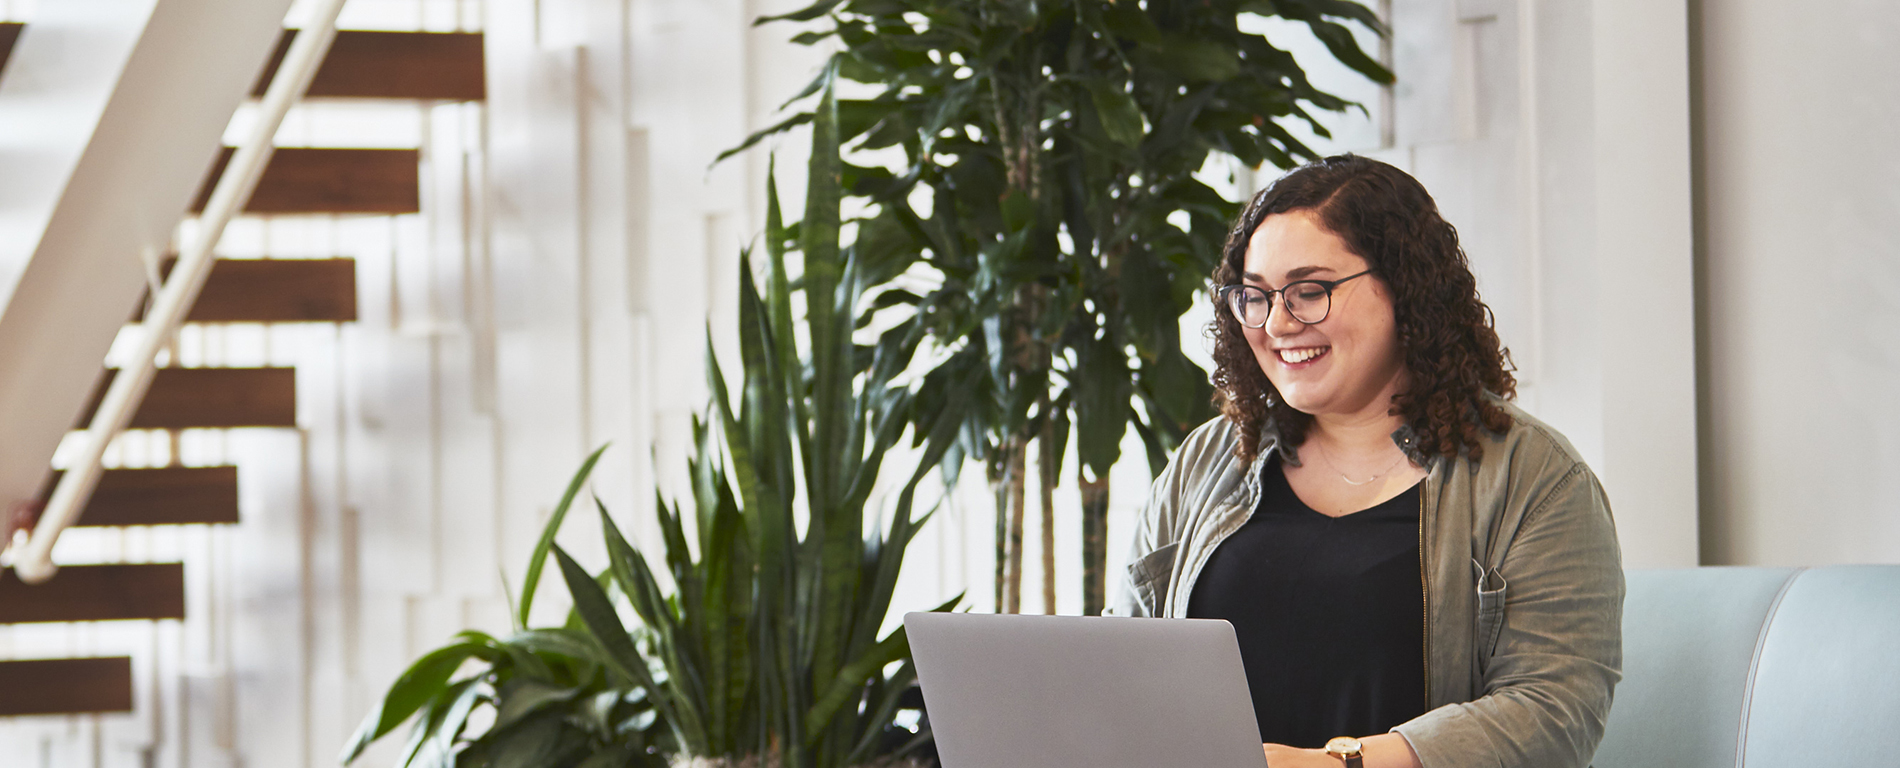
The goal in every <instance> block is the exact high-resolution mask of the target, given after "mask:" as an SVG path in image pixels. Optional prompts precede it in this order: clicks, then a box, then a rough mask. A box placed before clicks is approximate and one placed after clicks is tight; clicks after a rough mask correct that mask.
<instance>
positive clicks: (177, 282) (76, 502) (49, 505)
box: [13, 0, 344, 584]
mask: <svg viewBox="0 0 1900 768" xmlns="http://www.w3.org/2000/svg"><path fill="white" fill-rule="evenodd" d="M343 3H344V0H322V5H321V6H319V7H318V8H317V10H316V13H315V14H314V15H313V16H312V18H311V20H310V23H309V24H306V25H305V26H304V28H303V29H302V30H301V31H300V32H298V33H297V37H296V39H295V40H294V41H292V42H291V44H290V50H289V52H287V53H286V54H285V55H284V62H283V65H282V66H281V67H279V68H278V69H277V74H276V76H275V77H273V78H271V83H270V87H269V88H268V89H266V90H265V91H264V102H263V106H262V108H261V109H260V110H259V114H258V119H257V124H256V125H254V126H252V128H251V133H250V135H249V136H248V137H247V138H246V140H245V142H244V143H243V144H242V145H240V146H239V147H238V149H237V152H236V153H235V154H233V155H232V157H231V162H230V164H229V165H228V166H226V168H225V171H224V175H223V176H221V177H219V179H218V184H217V186H216V187H215V188H213V189H212V191H211V199H210V201H208V202H207V203H206V204H205V209H204V214H203V216H201V217H200V219H199V228H198V235H197V237H195V238H193V239H192V241H191V243H190V247H188V248H186V249H184V251H183V252H182V253H180V254H179V255H178V263H177V265H176V266H174V267H172V272H171V276H170V277H169V278H167V279H166V280H165V286H164V288H163V289H161V290H159V292H158V294H157V296H155V297H154V299H153V301H152V309H151V311H150V312H147V313H146V315H145V321H144V322H143V323H141V324H140V326H139V331H140V333H141V335H140V338H139V345H138V350H137V351H136V352H135V353H133V355H132V357H131V359H130V360H128V361H127V362H126V367H125V368H122V369H120V370H119V373H118V375H117V376H115V377H113V379H112V385H111V386H110V387H108V388H107V389H106V396H105V399H104V400H103V401H101V402H100V403H99V410H98V411H96V412H94V413H93V416H92V422H91V423H90V424H88V425H87V427H86V432H85V435H84V437H83V439H82V442H83V447H82V450H81V451H80V454H79V456H78V457H77V458H76V459H75V460H74V462H73V465H72V466H71V467H70V468H68V469H67V470H66V474H65V475H64V476H62V477H61V478H60V480H59V485H58V486H57V487H55V488H54V489H53V495H52V498H49V499H47V501H46V510H45V511H44V512H43V513H42V514H41V516H40V520H39V523H38V524H37V525H35V526H34V527H33V533H32V535H31V536H29V537H28V538H27V540H26V542H25V543H24V544H23V545H22V546H20V547H18V548H16V552H15V554H14V563H13V570H14V572H15V573H17V574H19V576H20V580H21V581H24V582H27V583H29V584H36V583H39V582H43V581H46V580H47V579H50V578H52V577H53V574H54V573H56V572H58V570H59V567H58V566H56V565H54V564H53V544H54V543H55V542H57V541H59V534H60V532H61V531H64V530H66V528H67V527H69V526H71V525H72V524H73V523H74V522H77V521H78V519H79V513H80V511H81V510H83V509H85V506H86V502H87V501H88V500H89V499H91V498H92V492H93V489H94V488H96V487H98V485H99V475H100V472H101V469H100V466H99V462H100V460H101V459H103V458H104V457H105V453H106V446H107V445H110V444H111V443H112V438H114V437H116V436H118V434H119V433H120V432H122V431H124V430H125V426H126V424H128V423H130V422H131V420H132V413H133V411H134V410H136V409H137V408H138V406H139V403H140V402H141V401H143V400H144V399H145V391H146V390H147V389H148V388H150V387H151V384H152V376H153V375H154V374H155V373H156V372H157V359H158V351H159V349H160V348H162V347H163V346H164V345H165V340H166V339H168V338H170V337H171V335H172V334H173V333H174V332H176V331H177V330H178V326H179V325H181V324H183V323H184V321H185V315H186V314H187V313H188V312H190V311H191V305H192V303H193V302H195V301H197V300H198V292H199V291H200V290H202V289H203V288H204V284H205V278H206V277H207V276H209V275H210V274H211V265H212V262H213V260H212V257H211V251H212V249H213V248H215V247H216V246H217V244H218V240H219V238H222V237H223V236H224V228H225V225H227V224H229V223H230V222H231V217H232V216H235V215H237V212H238V209H239V208H240V207H241V206H243V205H244V203H245V202H247V201H249V200H250V199H251V192H252V191H254V190H255V189H256V188H257V180H258V178H260V177H261V176H263V174H264V165H265V164H266V163H268V162H270V157H271V152H272V151H273V149H274V147H273V145H272V141H273V140H274V139H275V138H276V136H277V128H278V127H279V126H281V125H283V122H284V115H285V114H287V113H288V112H289V111H290V107H291V105H293V104H295V103H296V102H297V101H299V100H301V99H302V98H303V94H304V91H306V90H308V89H309V88H310V80H311V78H313V77H315V76H316V73H317V67H318V66H319V65H321V64H322V63H323V57H324V54H325V53H327V52H328V51H329V50H330V41H331V40H332V39H333V38H335V37H336V18H337V14H338V13H339V12H341V11H342V10H343Z"/></svg>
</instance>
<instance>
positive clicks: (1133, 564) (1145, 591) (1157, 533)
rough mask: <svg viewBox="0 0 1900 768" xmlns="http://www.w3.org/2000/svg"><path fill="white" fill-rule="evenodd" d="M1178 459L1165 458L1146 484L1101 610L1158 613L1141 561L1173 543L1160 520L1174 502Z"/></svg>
mask: <svg viewBox="0 0 1900 768" xmlns="http://www.w3.org/2000/svg"><path fill="white" fill-rule="evenodd" d="M1180 460H1181V459H1180V456H1179V454H1177V455H1176V456H1175V458H1174V460H1172V461H1169V462H1168V467H1167V468H1166V469H1164V470H1162V471H1161V476H1160V477H1157V478H1155V481H1154V484H1153V485H1151V486H1149V489H1148V500H1147V502H1145V503H1143V504H1142V505H1141V514H1140V515H1139V516H1137V517H1136V518H1135V535H1134V540H1133V541H1132V542H1131V543H1130V544H1129V552H1128V560H1127V561H1126V562H1125V563H1123V565H1122V567H1121V568H1117V569H1115V571H1114V573H1115V574H1116V577H1115V589H1114V593H1113V597H1111V598H1110V599H1109V603H1108V608H1107V610H1105V611H1104V612H1103V613H1104V614H1105V615H1108V616H1131V617H1136V618H1142V617H1154V616H1157V615H1159V614H1160V607H1161V606H1160V604H1159V603H1160V600H1159V598H1160V596H1159V595H1156V594H1154V579H1153V576H1152V574H1150V573H1148V572H1147V570H1146V569H1145V568H1144V565H1148V564H1152V563H1153V562H1154V560H1155V559H1156V558H1154V557H1153V555H1154V554H1155V552H1156V550H1159V549H1162V548H1164V547H1168V545H1170V544H1172V543H1173V542H1170V541H1164V540H1163V539H1164V538H1166V537H1165V536H1164V534H1163V532H1162V525H1161V522H1160V521H1161V520H1162V519H1163V518H1164V517H1166V516H1168V514H1169V511H1170V510H1171V509H1172V508H1173V506H1174V504H1175V500H1174V499H1173V498H1172V495H1173V494H1172V491H1171V490H1170V489H1172V488H1173V487H1174V482H1173V481H1172V477H1173V475H1174V474H1175V473H1176V472H1178V471H1179V464H1180ZM1170 551H1172V549H1170ZM1170 565H1172V563H1170Z"/></svg>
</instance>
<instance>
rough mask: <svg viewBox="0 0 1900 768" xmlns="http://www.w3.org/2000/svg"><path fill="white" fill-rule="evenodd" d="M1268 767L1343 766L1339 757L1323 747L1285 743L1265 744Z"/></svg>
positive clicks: (1311, 767)
mask: <svg viewBox="0 0 1900 768" xmlns="http://www.w3.org/2000/svg"><path fill="white" fill-rule="evenodd" d="M1261 746H1263V747H1265V748H1266V750H1267V768H1341V765H1340V763H1339V758H1336V757H1333V756H1332V755H1329V754H1326V750H1323V749H1298V748H1295V747H1289V746H1287V745H1285V744H1263V745H1261Z"/></svg>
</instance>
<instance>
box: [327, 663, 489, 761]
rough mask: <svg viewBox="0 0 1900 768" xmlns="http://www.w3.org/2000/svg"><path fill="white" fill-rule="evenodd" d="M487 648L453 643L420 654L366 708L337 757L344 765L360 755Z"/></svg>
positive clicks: (437, 694) (439, 692) (414, 711)
mask: <svg viewBox="0 0 1900 768" xmlns="http://www.w3.org/2000/svg"><path fill="white" fill-rule="evenodd" d="M489 652H490V649H489V648H488V647H487V646H485V645H483V644H481V643H468V642H465V643H456V644H454V645H449V646H445V647H442V648H437V649H435V650H433V651H430V652H428V653H427V654H424V655H423V657H422V658H420V659H417V660H416V662H415V663H414V664H411V665H409V669H407V670H405V671H403V673H402V676H401V677H398V678H396V682H395V683H394V684H392V685H390V686H389V692H388V693H386V694H384V695H383V700H382V702H381V703H379V704H377V705H376V708H375V709H373V710H370V713H369V715H368V716H366V717H364V718H363V723H362V725H359V726H357V729H356V733H355V735H353V736H351V737H350V740H349V742H348V744H346V745H345V746H344V748H343V753H342V755H340V756H339V757H338V758H337V759H338V761H339V762H342V763H344V764H346V765H347V764H348V763H350V762H351V761H353V760H355V759H356V758H357V756H358V755H361V754H363V750H364V749H367V748H368V747H369V745H370V744H372V743H374V742H375V741H376V740H377V739H380V738H382V737H383V736H384V735H385V734H388V733H389V732H390V731H392V730H394V729H395V728H396V726H398V725H401V724H402V723H403V721H404V720H408V719H409V716H410V715H413V714H415V713H416V710H418V709H421V708H422V707H423V705H425V704H427V703H429V701H431V700H433V699H435V698H436V697H437V696H439V695H441V694H442V692H443V691H445V690H447V689H448V688H449V678H450V677H451V676H453V675H454V674H455V670H457V669H460V668H461V666H462V663H463V662H465V661H468V660H469V659H471V658H479V657H483V656H486V655H487V654H488V653H489Z"/></svg>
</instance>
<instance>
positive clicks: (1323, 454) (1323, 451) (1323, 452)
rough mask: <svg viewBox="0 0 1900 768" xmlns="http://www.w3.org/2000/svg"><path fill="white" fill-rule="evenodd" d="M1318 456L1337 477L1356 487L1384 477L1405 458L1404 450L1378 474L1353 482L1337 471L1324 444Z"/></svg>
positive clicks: (1337, 467) (1336, 465) (1337, 466)
mask: <svg viewBox="0 0 1900 768" xmlns="http://www.w3.org/2000/svg"><path fill="white" fill-rule="evenodd" d="M1314 442H1315V443H1317V442H1318V441H1317V440H1315V441H1314ZM1319 458H1320V460H1321V461H1324V462H1326V466H1327V467H1330V468H1331V469H1332V470H1333V474H1336V475H1339V479H1341V480H1344V481H1346V484H1347V485H1350V486H1354V487H1358V486H1362V485H1369V484H1371V483H1372V481H1374V480H1377V479H1379V478H1381V477H1385V476H1386V473H1387V472H1391V471H1392V470H1393V469H1394V468H1396V467H1397V466H1398V465H1399V462H1401V461H1404V460H1405V454H1404V452H1400V453H1399V457H1398V458H1396V459H1393V460H1392V465H1391V466H1389V467H1386V468H1385V469H1384V470H1383V471H1381V472H1380V473H1379V474H1376V475H1373V476H1371V477H1368V478H1366V479H1365V480H1362V481H1359V482H1354V481H1353V479H1352V478H1350V477H1347V476H1346V473H1344V472H1341V471H1339V465H1338V464H1334V463H1333V457H1332V456H1331V455H1329V453H1328V452H1327V451H1326V449H1325V446H1320V452H1319Z"/></svg>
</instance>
